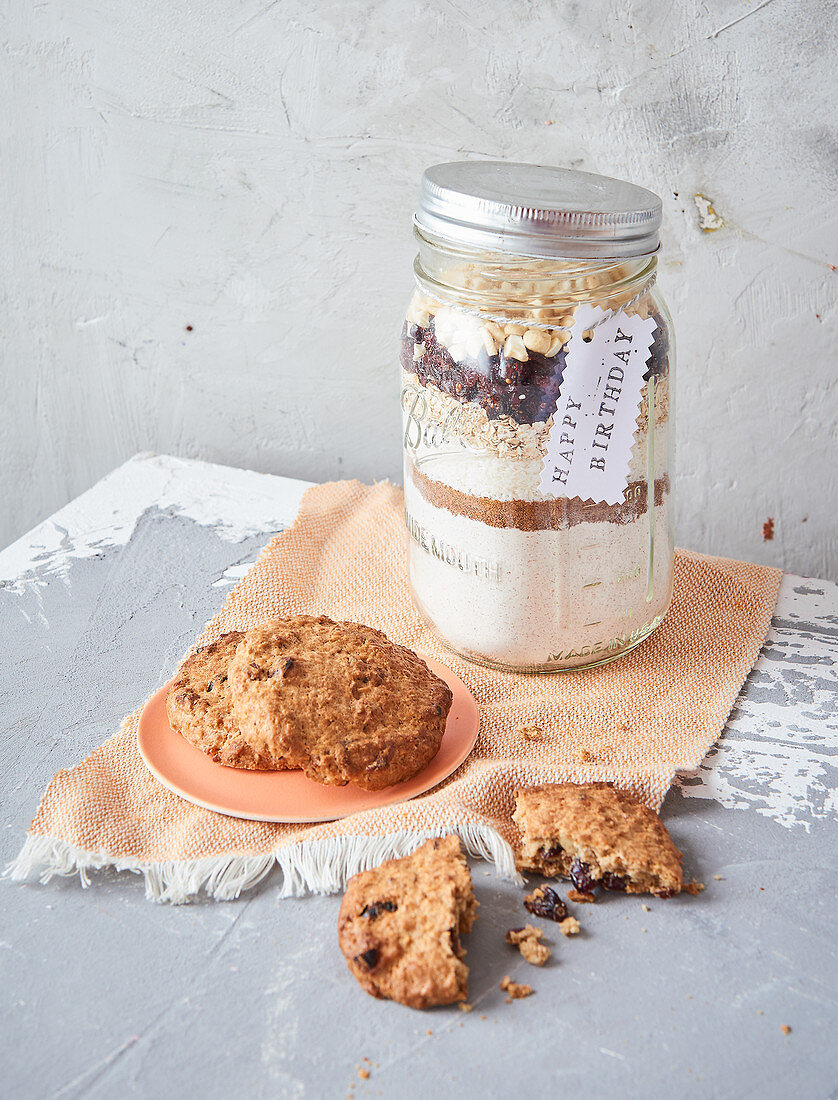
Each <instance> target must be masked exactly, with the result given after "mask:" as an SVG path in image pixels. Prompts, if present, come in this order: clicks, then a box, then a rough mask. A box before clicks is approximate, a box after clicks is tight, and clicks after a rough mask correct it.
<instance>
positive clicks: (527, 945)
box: [506, 924, 551, 966]
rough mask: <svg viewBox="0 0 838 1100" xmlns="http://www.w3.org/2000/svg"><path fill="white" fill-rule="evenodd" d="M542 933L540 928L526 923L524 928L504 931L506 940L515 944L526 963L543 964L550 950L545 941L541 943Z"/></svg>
mask: <svg viewBox="0 0 838 1100" xmlns="http://www.w3.org/2000/svg"><path fill="white" fill-rule="evenodd" d="M542 935H543V933H542V931H541V929H540V928H534V927H533V925H531V924H528V925H527V926H526V927H525V928H510V929H509V931H508V932H507V933H506V942H507V943H511V944H513V945H514V946H516V947H517V948H518V950H519V951H520V952H521V954H522V955H523V957H524V958H525V959H526V960H527V962H528V963H531V964H532V965H533V966H544V964H545V963H546V962H547V960H548V959H549V958H550V955H551V951H550V948H549V947H548V946H547V944H546V943H541V937H542Z"/></svg>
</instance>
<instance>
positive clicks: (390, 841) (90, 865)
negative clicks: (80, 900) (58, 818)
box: [3, 825, 522, 905]
mask: <svg viewBox="0 0 838 1100" xmlns="http://www.w3.org/2000/svg"><path fill="white" fill-rule="evenodd" d="M451 833H456V834H457V836H459V838H460V839H461V840H462V842H463V844H464V845H465V847H466V851H467V852H468V853H469V855H471V856H474V857H475V858H477V859H485V860H487V861H488V862H489V863H494V865H495V870H496V873H497V875H498V877H499V878H502V879H506V880H507V881H510V882H521V881H522V880H521V877H520V876H519V875H518V873H517V871H516V870H515V856H514V853H513V851H512V848H511V847H510V846H509V844H507V842H506V841H505V840H504V839H503V837H502V836H500V834H499V833H497V832H495V830H494V829H491V828H489V826H488V825H450V826H446V827H443V828H439V829H421V830H405V831H403V832H399V833H390V834H389V835H387V836H340V837H328V838H326V839H324V840H308V841H303V842H301V843H299V844H292V845H289V846H287V847H284V848H278V849H277V850H276V851H274V852H270V853H269V854H268V855H264V856H210V857H207V858H206V859H184V860H172V861H168V862H161V863H143V862H142V861H141V860H138V859H118V858H114V857H113V856H110V855H108V854H107V853H106V852H90V851H86V850H85V849H84V848H78V847H77V846H76V845H75V844H70V843H68V842H67V841H66V840H60V839H59V838H57V837H51V836H29V837H27V838H26V843H25V844H24V845H23V848H22V849H21V852H20V855H19V856H18V857H17V859H15V860H12V862H11V863H10V864H9V865H8V866H7V867H6V870H5V871H4V872H3V877H4V878H10V879H12V880H13V881H15V882H21V881H23V880H24V879H28V878H30V877H31V876H32V875H34V874H36V873H37V874H39V877H40V880H41V882H42V883H47V882H49V880H50V879H51V878H52V877H53V876H54V875H75V874H78V876H79V879H80V880H81V884H82V886H89V885H90V874H89V872H90V871H99V870H103V869H104V868H108V867H110V868H113V869H114V870H115V871H133V873H134V874H137V875H142V876H143V877H144V879H145V893H146V897H147V898H148V899H149V900H150V901H159V902H163V901H168V902H171V903H172V904H173V905H182V904H184V903H185V902H188V901H190V900H191V899H192V898H193V897H195V896H196V895H197V894H199V893H200V892H201V890H205V891H206V892H207V893H208V894H209V895H210V897H213V898H217V899H218V900H219V901H232V900H233V899H234V898H237V897H238V896H239V895H240V894H241V892H242V891H243V890H249V889H250V888H251V887H252V886H255V885H256V884H257V883H258V882H261V881H262V879H263V878H264V877H265V876H266V875H267V874H268V873H269V872H270V870H271V869H272V867H273V865H274V864H275V863H276V864H278V866H279V868H280V870H281V871H282V886H281V887H280V890H279V897H280V898H289V897H294V898H299V897H305V896H306V895H307V894H335V893H337V892H338V891H339V890H342V889H343V888H344V887H345V886H346V883H347V881H348V879H350V878H351V877H352V875H354V874H356V873H357V872H358V871H366V870H368V869H369V868H371V867H377V866H378V865H379V863H383V862H384V860H385V859H395V858H398V857H399V856H406V855H410V853H411V852H413V851H414V850H415V849H416V848H418V847H419V845H420V844H424V842H425V841H426V840H429V839H430V838H431V837H434V836H448V835H449V834H451Z"/></svg>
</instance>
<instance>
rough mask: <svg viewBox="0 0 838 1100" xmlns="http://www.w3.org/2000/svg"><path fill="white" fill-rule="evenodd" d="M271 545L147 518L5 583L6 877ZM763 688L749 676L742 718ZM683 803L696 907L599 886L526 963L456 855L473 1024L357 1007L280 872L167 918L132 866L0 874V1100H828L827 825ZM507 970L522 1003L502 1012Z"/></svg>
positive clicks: (791, 681) (836, 979) (823, 641)
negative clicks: (465, 890)
mask: <svg viewBox="0 0 838 1100" xmlns="http://www.w3.org/2000/svg"><path fill="white" fill-rule="evenodd" d="M264 541H265V537H264V535H260V536H257V535H254V536H250V537H246V538H243V539H239V540H237V541H231V540H230V539H229V538H224V537H222V536H221V534H220V533H219V531H218V530H216V529H215V528H213V527H211V526H206V525H202V524H201V523H198V522H196V521H195V520H194V519H191V518H189V517H188V516H186V515H183V514H179V513H177V512H176V511H175V510H173V509H165V510H161V509H160V508H158V507H154V506H151V507H147V508H145V509H144V510H143V511H142V514H141V515H140V518H139V520H138V522H137V524H136V526H135V527H134V530H133V533H132V534H131V536H130V538H128V540H127V541H126V542H125V543H124V544H122V545H118V546H116V545H108V544H107V543H106V542H103V544H102V548H101V550H99V551H97V552H96V553H95V554H93V555H88V556H85V557H81V558H78V559H71V561H70V564H69V565H68V564H67V562H66V561H65V562H64V565H63V566H62V569H61V570H57V568H56V558H55V555H54V554H52V553H44V554H43V555H42V556H41V560H34V561H33V562H32V567H31V569H30V571H29V572H28V574H27V577H26V583H20V584H14V583H9V582H7V583H6V584H5V585H4V586H3V587H0V623H2V630H3V637H4V638H5V639H6V645H5V646H4V647H3V650H2V658H0V677H2V683H3V685H4V687H3V703H2V737H3V743H4V745H5V746H6V751H5V752H4V753H2V759H0V800H2V801H1V802H0V804H1V805H2V818H1V819H0V860H2V862H3V863H5V862H6V861H7V860H8V859H11V858H12V857H13V856H14V855H15V854H16V853H17V851H18V850H19V848H20V845H21V843H22V840H23V834H24V831H25V829H26V826H27V824H28V822H29V820H30V818H31V816H32V814H33V813H34V810H35V808H36V805H37V801H38V798H39V796H40V794H41V792H42V790H43V788H44V786H45V785H46V783H47V781H48V780H49V778H50V777H51V776H52V774H53V773H54V772H55V771H56V769H57V768H59V767H65V766H68V765H71V764H72V763H74V762H76V761H77V760H78V759H79V758H80V757H81V756H82V755H83V754H85V753H86V752H87V751H88V750H90V749H92V748H93V747H94V746H95V745H97V744H98V743H99V742H100V741H101V740H102V739H104V737H106V736H107V735H108V734H109V732H110V731H111V730H112V729H113V727H114V724H115V723H116V722H117V721H118V720H119V718H120V717H121V716H122V715H123V714H124V713H125V712H126V711H128V710H129V709H131V708H133V707H135V706H136V705H137V704H138V703H139V702H140V701H142V699H143V698H144V696H145V695H146V694H147V693H148V692H149V690H151V689H152V688H153V687H154V686H155V685H159V684H162V683H164V682H165V680H166V678H167V677H168V675H169V674H170V672H171V669H172V668H173V665H174V663H175V662H176V660H177V657H178V656H179V654H180V653H181V652H182V651H183V650H184V649H185V648H186V647H187V646H188V644H189V643H190V642H191V640H192V638H193V636H194V635H195V633H196V632H197V630H198V629H199V628H200V627H201V626H202V625H203V623H204V621H205V620H206V619H207V618H208V617H209V616H210V615H211V614H212V612H213V611H214V610H215V609H216V607H217V605H218V603H219V602H220V600H221V598H223V592H224V588H223V587H219V585H220V583H221V581H222V580H223V578H224V577H225V575H227V574H228V570H229V569H230V568H231V567H234V566H235V564H236V563H245V562H247V561H248V560H251V559H252V558H253V556H254V555H255V553H256V551H257V550H258V548H259V547H260V546H261V545H262V543H263V542H264ZM814 629H815V628H813V627H811V626H809V627H806V626H804V625H802V624H800V625H799V624H794V623H792V624H791V626H790V627H789V631H790V633H789V637H790V639H791V641H790V643H789V645H790V648H789V649H788V650H787V652H786V656H788V657H789V659H790V660H793V658H794V646H795V645H796V644H798V643H797V642H796V641H795V640H794V637H793V632H794V631H795V630H799V637H800V638H803V637H804V635H805V634H806V632H807V631H808V632H809V634H810V635H811V637H812V638H814V641H811V638H810V643H809V644H810V652H813V650H811V646H814V647H815V649H817V647H818V646H820V647H821V648H820V650H818V652H821V654H822V656H823V655H824V654H828V653H829V652H830V650H829V647H830V646H834V645H835V644H836V642H837V641H838V604H836V606H835V610H834V614H833V615H832V623H831V624H830V623H829V622H826V621H825V622H824V623H823V624H821V626H819V627H818V628H817V630H816V632H815V634H812V631H813V630H814ZM779 644H780V646H781V647H782V645H784V644H785V643H783V642H781V643H779ZM807 659H808V658H807ZM810 663H811V662H810ZM815 663H816V664H817V662H815ZM815 672H816V673H818V675H820V676H821V679H823V676H824V674H823V673H822V672H818V670H817V668H816V669H815ZM807 675H809V672H808V671H807V668H806V667H804V666H798V667H797V668H796V669H795V670H793V672H792V673H791V674H790V675H789V677H788V678H787V680H786V683H787V685H788V686H787V690H786V692H785V697H784V698H782V699H779V700H778V703H777V706H778V707H779V708H780V710H781V712H782V713H784V714H785V715H786V717H787V722H786V725H787V728H793V727H794V726H795V725H796V724H799V726H800V728H803V725H804V724H805V718H804V716H803V715H804V712H805V711H807V710H809V711H811V709H812V706H813V705H814V704H813V702H812V700H811V699H810V698H809V697H808V696H807V692H809V694H811V690H810V689H811V683H812V682H811V681H807V679H806V677H807ZM795 684H797V685H798V686H797V687H796V688H795V687H794V685H795ZM807 685H808V686H807ZM775 689H776V685H775V686H771V687H770V688H769V687H768V686H766V684H765V683H764V682H761V680H760V676H759V675H756V676H752V677H751V679H750V680H749V682H748V685H747V686H746V691H745V696H744V700H743V706H745V707H746V705H747V701H748V700H752V701H753V700H757V699H758V698H759V696H760V693H761V692H765V691H769V690H770V691H775ZM795 692H797V693H798V695H799V697H800V699H801V700H802V702H800V703H796V701H795ZM815 702H817V703H818V705H820V703H819V702H818V701H817V700H816V701H815ZM832 713H833V714H834V709H833V711H832ZM777 736H778V737H779V736H780V735H779V734H778V735H777ZM830 774H831V775H832V776H834V770H833V771H832V772H831V773H830ZM830 782H831V780H830ZM688 793H689V788H688V787H684V788H683V792H682V791H681V790H678V789H675V790H673V792H672V793H671V794H670V796H669V798H668V799H667V802H666V804H665V807H664V816H665V819H666V821H667V824H668V826H669V828H670V829H671V831H672V834H673V836H674V839H675V841H676V843H677V844H678V845H679V847H681V848H682V849H683V851H684V853H685V866H686V869H687V872H688V874H689V875H695V876H696V878H698V879H700V880H701V881H703V882H705V883H706V884H707V888H706V891H705V892H704V893H702V894H701V895H699V896H698V897H695V898H693V897H689V896H683V897H680V898H677V899H673V900H671V901H668V902H663V901H658V900H654V899H653V900H650V901H649V902H648V904H649V911H645V910H644V909H643V907H642V906H643V900H642V899H636V898H625V897H622V896H618V895H612V896H607V897H605V898H604V899H603V900H602V901H601V902H599V903H598V904H596V905H595V906H587V907H581V906H580V907H577V910H576V911H577V913H578V916H579V919H580V921H581V922H582V924H583V928H584V931H583V934H582V935H580V936H579V937H577V938H576V939H574V940H565V939H564V938H563V937H562V936H560V935H557V934H555V933H554V932H553V931H552V929H551V928H549V927H548V935H549V938H550V939H551V940H552V941H553V944H554V947H555V955H554V958H553V960H551V962H550V963H549V964H548V966H547V967H546V968H545V969H544V970H536V969H534V968H531V967H528V966H527V964H525V963H524V962H523V961H522V960H520V958H519V957H518V956H517V953H516V952H515V951H514V950H513V949H512V948H509V947H507V946H506V945H505V943H504V942H503V933H504V931H505V930H506V929H507V928H508V927H510V926H513V925H516V924H520V923H522V922H523V920H524V916H525V914H524V912H523V910H522V908H521V904H520V902H521V896H522V891H520V890H519V889H517V888H516V887H513V886H510V885H506V884H499V883H498V881H497V880H496V879H495V878H494V875H493V873H491V872H489V871H488V869H487V867H486V865H484V864H481V863H475V864H474V865H473V869H474V874H475V883H476V890H477V896H478V898H479V900H480V902H481V909H480V919H479V921H478V923H477V925H476V928H475V931H474V933H473V934H472V935H471V936H470V937H469V938H468V941H469V942H468V944H467V946H468V950H469V954H468V962H469V964H470V967H471V1001H472V1002H473V1004H474V1011H473V1012H472V1013H470V1014H465V1013H462V1012H460V1011H458V1010H457V1009H442V1010H436V1011H433V1012H428V1013H419V1012H414V1011H411V1010H408V1009H405V1008H402V1007H401V1006H398V1005H394V1004H391V1003H387V1002H378V1001H375V1000H373V999H372V998H370V997H368V996H366V994H364V993H363V992H362V991H361V990H360V989H359V988H358V986H357V985H356V984H355V982H354V980H353V979H352V978H351V976H350V975H349V973H348V971H347V969H346V966H345V964H344V961H343V959H342V956H341V955H340V952H339V950H338V948H337V942H336V935H335V924H336V918H337V910H338V905H339V899H338V898H336V897H329V898H322V897H317V898H310V899H305V900H288V901H283V902H282V903H279V902H278V901H277V898H276V892H275V889H274V888H273V885H272V883H275V880H272V879H271V878H268V879H267V880H266V881H264V882H263V883H262V884H261V885H260V886H259V887H257V888H256V889H255V890H253V891H251V892H249V893H248V894H246V895H245V896H244V897H243V898H242V899H240V900H239V901H238V902H231V903H218V902H206V901H198V902H196V903H195V904H192V905H189V906H183V907H179V908H172V907H168V906H155V905H153V904H151V903H149V902H147V901H146V900H145V897H144V894H143V888H142V883H141V881H140V879H139V878H136V877H134V876H131V875H128V874H123V875H116V874H112V873H107V872H104V873H101V874H98V875H96V876H95V878H94V885H93V886H92V887H90V888H89V889H87V890H82V889H81V888H80V886H79V883H78V881H77V880H74V879H71V880H53V881H52V882H51V883H50V884H49V885H48V886H41V885H39V884H37V883H36V884H26V885H24V886H20V885H14V884H11V883H9V882H7V881H4V882H0V1067H2V1068H0V1095H2V1096H3V1097H9V1098H15V1100H17V1098H21V1100H29V1098H40V1097H55V1098H58V1097H62V1098H64V1097H107V1098H110V1097H129V1096H139V1097H164V1096H166V1097H168V1096H184V1097H286V1096H287V1097H318V1098H319V1097H332V1096H334V1097H345V1096H348V1095H350V1093H354V1096H355V1097H356V1098H357V1100H360V1098H361V1097H364V1096H388V1097H389V1096H398V1097H408V1098H412V1097H417V1098H418V1097H427V1096H440V1097H463V1096H466V1097H471V1096H486V1097H499V1098H500V1097H508V1096H512V1095H520V1096H521V1097H527V1098H535V1097H541V1096H543V1095H550V1096H557V1097H562V1096H575V1097H579V1096H585V1097H588V1096H590V1097H600V1096H609V1095H612V1096H613V1095H615V1094H616V1095H624V1096H632V1097H634V1096H643V1097H647V1096H651V1097H670V1096H674V1095H683V1096H687V1097H760V1098H775V1097H776V1098H778V1100H785V1098H788V1097H797V1098H803V1097H806V1098H808V1097H812V1098H825V1097H834V1096H838V1043H836V1038H835V1037H836V1033H838V1001H837V998H838V957H837V955H838V953H837V952H836V942H838V937H836V916H838V907H836V883H838V856H836V843H835V842H836V829H835V821H834V817H833V816H832V815H831V814H825V815H824V814H814V815H813V816H812V817H811V819H810V820H808V821H807V822H806V823H805V825H802V824H800V823H797V824H796V825H794V826H793V827H790V826H789V825H787V824H781V823H779V822H778V821H775V820H772V819H771V818H770V817H769V816H767V815H766V814H764V813H760V812H758V810H757V809H756V808H755V807H753V806H750V807H749V808H746V809H740V808H728V807H726V806H724V805H722V804H721V803H720V802H719V801H717V800H716V799H715V798H713V797H706V798H693V797H690V798H688V797H685V795H686V794H688ZM716 875H718V876H721V877H720V878H719V879H716V878H715V877H714V876H716ZM545 923H546V922H545ZM505 973H510V974H512V975H513V976H514V977H515V978H516V979H517V980H519V981H524V980H525V981H529V982H530V983H531V984H532V985H533V987H534V988H535V990H536V993H535V995H534V996H532V997H531V998H529V999H528V1000H524V1001H520V1002H517V1003H514V1004H507V1003H505V1000H504V995H503V994H502V993H501V992H500V991H499V989H498V982H499V981H500V979H501V977H502V976H503V975H504V974H505ZM784 1024H786V1025H789V1026H790V1027H791V1029H792V1030H791V1033H790V1034H789V1035H788V1036H786V1035H784V1034H783V1032H782V1031H781V1025H784ZM363 1058H369V1059H370V1063H369V1066H370V1077H369V1079H368V1080H360V1079H359V1077H358V1074H357V1070H356V1067H357V1066H358V1065H360V1064H362V1059H363Z"/></svg>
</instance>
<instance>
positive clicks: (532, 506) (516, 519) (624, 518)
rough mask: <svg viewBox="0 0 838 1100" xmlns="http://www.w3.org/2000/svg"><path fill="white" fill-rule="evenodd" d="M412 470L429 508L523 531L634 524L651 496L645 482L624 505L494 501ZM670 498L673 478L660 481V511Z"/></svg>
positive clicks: (636, 484)
mask: <svg viewBox="0 0 838 1100" xmlns="http://www.w3.org/2000/svg"><path fill="white" fill-rule="evenodd" d="M408 469H409V472H410V477H411V480H412V481H413V484H414V485H415V486H416V488H417V489H418V490H419V492H420V493H421V494H422V496H423V497H424V498H425V500H427V501H428V503H429V504H432V505H433V506H434V507H436V508H445V509H446V510H447V511H449V512H451V513H452V514H453V515H456V516H465V517H466V518H467V519H472V520H477V521H478V522H479V523H485V524H486V525H487V526H489V527H516V528H517V529H518V530H519V531H565V530H567V529H568V528H569V527H574V526H575V525H576V524H577V523H617V524H624V523H632V522H633V521H634V520H636V519H638V517H640V516H642V515H644V514H645V512H646V511H647V503H648V496H649V493H648V486H647V484H646V482H645V481H632V482H630V483H629V485H628V486H627V487H626V490H625V495H626V499H625V501H624V502H623V503H622V504H604V503H601V502H600V503H592V502H591V501H584V500H580V499H579V497H573V498H568V497H558V498H556V499H551V500H492V499H491V498H490V497H479V496H472V495H471V494H470V493H463V492H460V490H459V489H453V488H451V486H450V485H446V484H445V483H444V482H442V481H434V480H432V479H431V478H429V477H426V476H425V475H424V474H423V473H422V472H421V471H420V470H419V469H417V467H416V466H415V465H413V464H410V465H409V467H408ZM668 494H669V477H668V476H667V475H664V476H663V477H659V478H656V479H655V507H656V508H658V507H660V506H661V505H662V504H663V502H664V499H665V497H667V496H668Z"/></svg>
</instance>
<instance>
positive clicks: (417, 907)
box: [338, 836, 477, 1008]
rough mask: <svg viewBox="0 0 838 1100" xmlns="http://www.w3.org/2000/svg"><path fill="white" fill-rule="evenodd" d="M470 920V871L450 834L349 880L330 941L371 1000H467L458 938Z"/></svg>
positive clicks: (473, 909) (426, 1003)
mask: <svg viewBox="0 0 838 1100" xmlns="http://www.w3.org/2000/svg"><path fill="white" fill-rule="evenodd" d="M476 917H477V902H476V901H475V899H474V894H473V893H472V884H471V872H470V871H469V867H468V863H467V862H466V859H465V856H464V855H463V852H462V848H461V847H460V841H459V839H458V838H457V837H456V836H446V837H442V838H436V839H434V840H429V841H427V843H425V844H423V845H422V846H421V848H417V850H416V851H415V852H414V853H413V854H412V855H409V856H405V857H404V858H403V859H391V860H388V861H387V862H386V863H382V864H381V866H380V867H376V868H375V869H374V870H372V871H362V872H361V873H360V874H358V875H355V876H354V877H353V878H351V879H350V880H349V884H348V886H347V888H346V893H345V894H344V896H343V902H342V903H341V907H340V916H339V917H338V943H339V944H340V949H341V951H342V952H343V954H344V956H345V958H346V962H347V964H348V966H349V969H350V970H351V971H352V973H353V974H354V975H355V977H356V978H357V979H358V981H359V982H360V984H361V986H362V987H363V988H364V989H365V990H366V991H367V993H370V994H372V996H373V997H382V998H386V999H388V1000H391V1001H398V1002H399V1003H400V1004H403V1005H407V1006H408V1007H409V1008H431V1007H432V1006H433V1005H447V1004H454V1003H455V1002H457V1001H465V1000H466V999H467V987H468V967H467V966H466V964H465V963H464V962H463V961H462V960H463V956H464V955H465V951H464V949H463V947H462V945H461V944H460V936H461V935H462V934H463V933H464V932H470V931H471V927H472V925H473V924H474V921H475V920H476Z"/></svg>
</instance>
